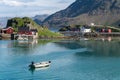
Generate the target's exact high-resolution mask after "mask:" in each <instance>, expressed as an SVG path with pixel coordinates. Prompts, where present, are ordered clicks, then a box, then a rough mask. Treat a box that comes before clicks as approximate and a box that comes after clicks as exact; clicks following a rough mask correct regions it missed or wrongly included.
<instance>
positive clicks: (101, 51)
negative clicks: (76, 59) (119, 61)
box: [76, 41, 120, 57]
mask: <svg viewBox="0 0 120 80" xmlns="http://www.w3.org/2000/svg"><path fill="white" fill-rule="evenodd" d="M79 44H80V45H83V46H85V47H86V48H88V49H91V50H92V51H87V52H83V53H76V55H77V56H99V57H100V56H104V57H120V49H119V48H120V44H119V41H113V42H109V41H105V42H102V41H88V42H86V43H85V42H80V43H79Z"/></svg>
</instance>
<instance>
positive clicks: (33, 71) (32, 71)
mask: <svg viewBox="0 0 120 80" xmlns="http://www.w3.org/2000/svg"><path fill="white" fill-rule="evenodd" d="M48 68H49V66H46V67H41V68H29V71H30V72H31V74H34V73H35V71H41V70H46V69H48Z"/></svg>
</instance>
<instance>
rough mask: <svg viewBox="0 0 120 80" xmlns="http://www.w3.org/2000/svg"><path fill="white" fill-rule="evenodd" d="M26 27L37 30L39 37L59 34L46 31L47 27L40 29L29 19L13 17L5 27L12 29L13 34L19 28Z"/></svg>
mask: <svg viewBox="0 0 120 80" xmlns="http://www.w3.org/2000/svg"><path fill="white" fill-rule="evenodd" d="M26 25H29V27H30V28H33V29H37V30H38V34H39V36H46V37H50V36H52V37H54V36H60V34H58V33H54V32H51V31H50V30H48V28H47V27H42V26H40V25H38V24H37V23H35V22H34V21H33V20H32V19H31V18H29V17H23V18H19V17H15V18H12V19H9V20H8V22H7V27H9V26H11V27H13V28H14V30H15V32H17V31H18V28H19V27H23V26H26Z"/></svg>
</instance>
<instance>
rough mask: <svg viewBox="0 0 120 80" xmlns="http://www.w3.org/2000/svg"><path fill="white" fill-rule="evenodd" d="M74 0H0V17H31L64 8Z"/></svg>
mask: <svg viewBox="0 0 120 80" xmlns="http://www.w3.org/2000/svg"><path fill="white" fill-rule="evenodd" d="M74 1H75V0H0V17H23V16H28V17H33V16H35V15H42V14H52V13H55V12H57V11H59V10H62V9H65V8H66V7H68V6H69V5H70V4H71V3H73V2H74Z"/></svg>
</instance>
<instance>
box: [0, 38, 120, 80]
mask: <svg viewBox="0 0 120 80" xmlns="http://www.w3.org/2000/svg"><path fill="white" fill-rule="evenodd" d="M48 60H51V61H52V64H51V65H50V66H49V67H46V68H41V69H36V70H29V68H28V65H29V64H30V63H31V61H34V62H41V61H48ZM0 80H120V41H119V40H118V41H111V42H110V41H33V42H21V41H9V40H7V41H4V40H1V41H0Z"/></svg>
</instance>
